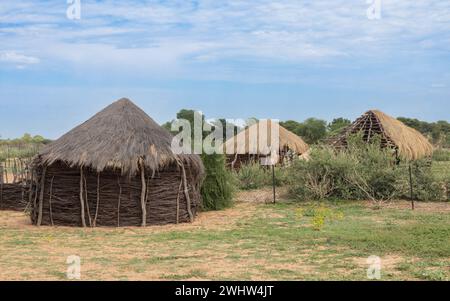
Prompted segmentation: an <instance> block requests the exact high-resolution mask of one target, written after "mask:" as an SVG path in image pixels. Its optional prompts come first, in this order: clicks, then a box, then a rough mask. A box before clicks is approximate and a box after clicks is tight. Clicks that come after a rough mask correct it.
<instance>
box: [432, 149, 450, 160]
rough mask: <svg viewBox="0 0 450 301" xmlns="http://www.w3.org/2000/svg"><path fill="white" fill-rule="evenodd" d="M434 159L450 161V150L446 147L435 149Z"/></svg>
mask: <svg viewBox="0 0 450 301" xmlns="http://www.w3.org/2000/svg"><path fill="white" fill-rule="evenodd" d="M433 161H440V162H444V161H450V150H449V149H445V148H440V149H437V150H435V151H434V153H433Z"/></svg>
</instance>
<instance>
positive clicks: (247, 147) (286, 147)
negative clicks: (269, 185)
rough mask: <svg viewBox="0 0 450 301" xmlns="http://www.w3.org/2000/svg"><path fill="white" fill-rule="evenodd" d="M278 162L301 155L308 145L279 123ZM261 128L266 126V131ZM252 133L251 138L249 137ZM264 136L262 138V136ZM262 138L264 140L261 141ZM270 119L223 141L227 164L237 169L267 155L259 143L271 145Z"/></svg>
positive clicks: (306, 150) (305, 151)
mask: <svg viewBox="0 0 450 301" xmlns="http://www.w3.org/2000/svg"><path fill="white" fill-rule="evenodd" d="M276 125H277V126H278V128H279V150H278V156H279V162H278V164H282V163H284V162H285V161H286V160H289V159H291V158H293V157H294V156H301V155H304V154H305V153H307V152H308V150H309V145H308V144H306V143H305V142H304V141H303V139H302V138H300V137H299V136H297V135H296V134H294V133H292V132H291V131H289V130H287V129H285V128H284V127H282V126H281V125H279V124H276ZM261 128H263V129H264V128H266V129H267V133H261V132H260V130H261ZM250 135H252V139H250ZM262 137H264V138H262ZM261 139H264V140H266V141H261ZM271 140H272V121H271V120H267V122H266V125H265V127H260V124H259V123H256V124H253V125H251V126H249V127H248V128H246V129H245V130H243V131H241V132H239V133H238V134H237V135H235V136H234V137H233V138H231V139H229V140H227V141H226V142H225V147H224V149H225V152H226V154H227V163H228V166H230V167H231V168H234V169H239V168H240V167H241V166H242V165H243V164H247V163H250V162H257V161H259V160H260V159H261V158H265V157H268V156H267V154H265V153H263V152H262V151H261V150H260V147H259V146H260V145H265V146H268V147H271V145H270V144H271Z"/></svg>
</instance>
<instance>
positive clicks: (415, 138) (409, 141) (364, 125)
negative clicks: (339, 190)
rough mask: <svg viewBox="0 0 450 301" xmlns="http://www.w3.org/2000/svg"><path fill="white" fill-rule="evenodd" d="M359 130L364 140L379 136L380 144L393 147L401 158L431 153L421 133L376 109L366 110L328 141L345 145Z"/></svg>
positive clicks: (430, 146) (338, 145) (423, 155)
mask: <svg viewBox="0 0 450 301" xmlns="http://www.w3.org/2000/svg"><path fill="white" fill-rule="evenodd" d="M359 132H362V135H363V139H364V140H365V141H371V140H372V139H373V138H374V137H375V136H376V135H378V136H380V137H381V146H382V147H389V148H392V149H394V150H395V151H396V154H397V156H398V157H399V158H401V159H405V160H417V159H420V158H423V157H427V156H431V155H432V154H433V145H431V143H430V142H429V141H428V139H427V138H425V137H424V136H423V135H422V134H421V133H419V132H418V131H416V130H415V129H413V128H410V127H408V126H406V125H405V124H403V123H402V122H401V121H399V120H397V119H395V118H393V117H391V116H389V115H386V114H385V113H383V112H381V111H378V110H370V111H368V112H366V113H365V114H364V115H362V116H361V117H359V118H358V119H357V120H356V121H355V122H353V123H352V124H351V125H350V126H348V127H347V128H345V129H344V130H343V132H342V133H341V134H340V135H337V136H336V137H334V138H332V139H331V140H330V143H331V145H333V146H336V147H346V146H347V139H348V137H349V136H350V135H352V134H357V133H359Z"/></svg>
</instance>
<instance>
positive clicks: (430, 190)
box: [397, 160, 445, 201]
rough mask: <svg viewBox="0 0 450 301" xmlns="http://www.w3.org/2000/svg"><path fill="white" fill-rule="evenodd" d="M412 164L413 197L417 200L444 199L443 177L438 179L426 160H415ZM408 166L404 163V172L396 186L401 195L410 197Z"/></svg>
mask: <svg viewBox="0 0 450 301" xmlns="http://www.w3.org/2000/svg"><path fill="white" fill-rule="evenodd" d="M411 165H412V166H411V167H412V183H413V198H414V199H415V200H419V201H440V200H444V199H445V179H440V178H438V177H437V175H436V174H435V173H434V172H433V170H432V167H431V165H430V163H429V162H427V161H426V160H419V161H415V162H413V163H412V164H411ZM408 169H409V166H408V165H406V164H405V165H404V166H403V170H404V172H403V173H404V174H407V175H408V176H407V177H405V176H404V177H402V179H401V181H400V183H399V185H398V186H397V187H398V190H399V191H400V194H401V196H402V197H405V198H410V197H411V192H410V189H411V188H410V187H411V186H410V181H409V170H408Z"/></svg>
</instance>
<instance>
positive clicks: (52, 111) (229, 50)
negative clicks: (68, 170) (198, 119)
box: [0, 0, 450, 139]
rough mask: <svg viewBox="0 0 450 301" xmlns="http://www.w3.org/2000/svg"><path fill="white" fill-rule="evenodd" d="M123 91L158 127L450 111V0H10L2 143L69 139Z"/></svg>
mask: <svg viewBox="0 0 450 301" xmlns="http://www.w3.org/2000/svg"><path fill="white" fill-rule="evenodd" d="M74 1H75V4H76V2H77V1H79V3H80V8H81V9H80V18H79V19H77V18H76V12H78V10H77V9H76V5H75V6H74V4H73V3H68V2H74ZM369 7H370V8H375V9H370V10H369V13H368V9H369ZM73 8H75V10H74V9H73ZM68 10H69V14H68ZM74 16H75V18H74ZM121 97H128V98H130V99H131V100H133V101H134V102H135V103H136V104H137V105H139V106H140V107H141V108H142V109H144V110H145V111H146V112H147V113H148V114H149V115H150V116H151V117H153V118H154V119H155V120H156V121H157V122H160V123H163V122H165V121H167V120H171V119H173V118H174V117H175V114H176V112H177V111H178V110H180V109H182V108H189V109H196V110H201V111H202V112H204V113H205V114H206V115H207V117H208V118H219V117H225V118H233V119H238V118H243V119H245V118H249V117H257V118H277V119H280V120H288V119H293V120H297V121H302V120H304V119H306V118H308V117H317V118H322V119H326V120H328V121H330V120H332V119H333V118H335V117H346V118H349V119H355V118H356V117H357V116H359V115H361V114H362V113H364V112H365V111H367V110H369V109H373V108H377V109H380V110H383V111H385V112H386V113H388V114H390V115H393V116H407V117H413V118H418V119H422V120H427V121H437V120H450V2H449V1H436V0H421V1H413V0H314V1H300V0H282V1H281V0H280V1H274V0H245V1H244V0H227V1H225V0H153V1H137V0H121V1H94V0H47V1H40V0H33V1H31V0H22V1H15V0H0V136H1V137H2V138H13V137H18V136H21V135H22V134H23V133H25V132H28V133H31V134H33V135H36V134H40V135H44V136H46V137H48V138H51V139H54V138H57V137H59V136H60V135H62V134H63V133H65V132H66V131H68V130H70V129H71V128H73V127H74V126H76V125H77V124H79V123H81V122H83V121H85V120H87V119H88V118H89V117H91V116H92V115H93V114H95V113H96V112H97V111H99V110H101V109H102V108H103V107H105V106H107V105H108V104H110V103H111V102H113V101H115V100H117V99H119V98H121Z"/></svg>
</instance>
